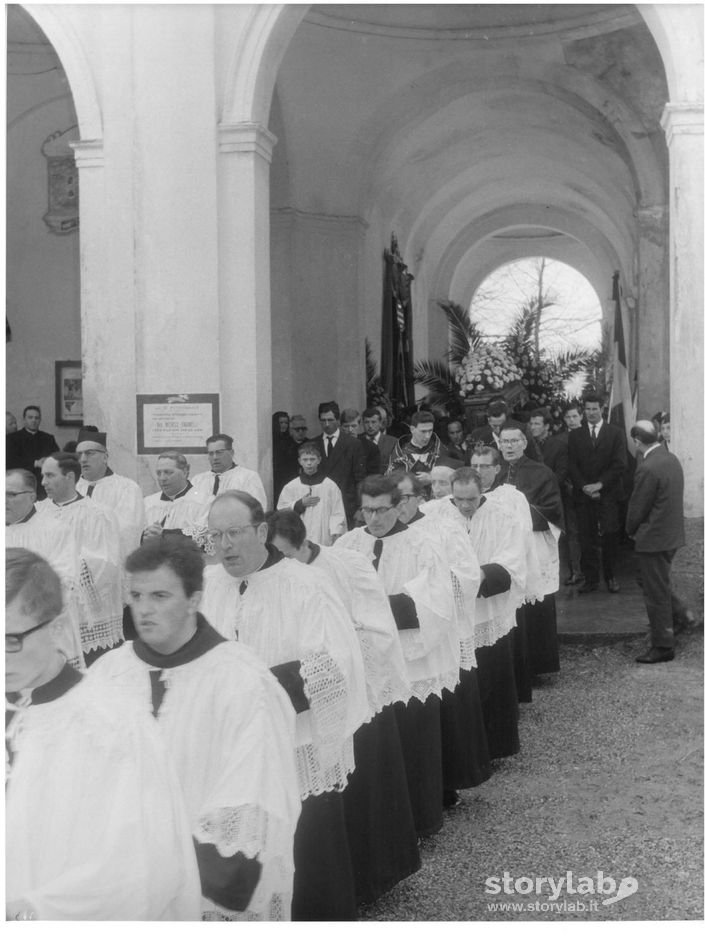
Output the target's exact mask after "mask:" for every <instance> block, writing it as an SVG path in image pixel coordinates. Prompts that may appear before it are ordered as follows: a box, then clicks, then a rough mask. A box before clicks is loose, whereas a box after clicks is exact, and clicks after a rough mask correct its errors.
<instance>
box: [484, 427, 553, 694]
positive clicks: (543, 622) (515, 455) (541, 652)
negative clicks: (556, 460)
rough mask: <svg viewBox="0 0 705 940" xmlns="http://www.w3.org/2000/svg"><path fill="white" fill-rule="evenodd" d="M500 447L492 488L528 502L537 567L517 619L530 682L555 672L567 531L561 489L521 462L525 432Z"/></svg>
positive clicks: (537, 466)
mask: <svg viewBox="0 0 705 940" xmlns="http://www.w3.org/2000/svg"><path fill="white" fill-rule="evenodd" d="M499 443H500V448H501V450H502V453H503V455H504V460H505V464H506V466H504V467H503V468H502V469H501V470H500V472H499V475H498V477H497V481H496V483H495V487H500V486H502V485H503V484H508V485H510V486H514V487H516V489H517V490H518V491H519V492H520V493H523V494H524V496H525V497H526V499H527V500H528V503H529V509H530V511H531V528H532V532H533V543H534V547H535V549H536V557H537V558H538V564H539V577H538V583H536V584H529V587H530V588H531V592H532V594H533V595H534V596H533V597H532V598H531V603H528V604H525V605H524V607H523V608H522V613H521V617H522V618H524V620H525V623H526V631H527V638H528V651H529V663H530V666H531V671H532V673H533V675H534V676H538V675H541V674H543V673H547V672H558V671H559V669H560V658H559V653H558V630H557V625H556V596H555V595H556V591H557V590H558V588H559V587H560V561H559V556H558V540H559V538H560V535H561V532H562V530H563V529H564V527H565V522H564V519H563V501H562V499H561V491H560V486H559V485H558V479H557V478H556V475H555V474H554V473H553V471H552V470H550V469H549V468H548V467H547V466H545V465H544V464H542V463H539V462H538V461H536V460H529V458H528V457H526V456H525V454H524V451H525V450H526V443H527V439H526V435H525V434H524V432H523V431H520V430H518V429H517V428H505V429H503V430H502V431H501V432H500V438H499Z"/></svg>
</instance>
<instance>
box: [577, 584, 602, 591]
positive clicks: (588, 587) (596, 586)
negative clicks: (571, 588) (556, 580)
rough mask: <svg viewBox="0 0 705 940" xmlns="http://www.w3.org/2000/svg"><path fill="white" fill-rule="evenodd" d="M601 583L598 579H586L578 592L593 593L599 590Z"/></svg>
mask: <svg viewBox="0 0 705 940" xmlns="http://www.w3.org/2000/svg"><path fill="white" fill-rule="evenodd" d="M599 587H600V585H599V584H598V583H597V582H596V581H586V582H585V584H583V586H582V587H579V588H578V594H591V593H592V592H593V591H597V590H598V589H599Z"/></svg>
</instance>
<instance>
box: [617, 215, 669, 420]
mask: <svg viewBox="0 0 705 940" xmlns="http://www.w3.org/2000/svg"><path fill="white" fill-rule="evenodd" d="M636 218H637V222H638V232H639V257H638V269H637V284H638V316H637V322H636V323H634V322H633V321H632V329H634V328H635V329H636V333H637V336H636V349H637V359H636V364H637V368H638V378H639V417H640V418H642V417H643V418H650V417H651V415H652V414H655V413H656V412H657V411H660V410H662V409H663V410H666V411H668V409H669V404H670V401H669V398H670V392H669V371H670V365H669V352H668V351H669V347H670V341H669V323H668V207H667V206H642V207H640V208H639V209H637V212H636ZM625 306H626V305H625ZM622 312H623V313H626V312H629V313H630V314H631V313H632V311H630V310H629V311H626V310H623V311H622ZM632 361H634V360H632Z"/></svg>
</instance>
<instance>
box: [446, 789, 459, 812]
mask: <svg viewBox="0 0 705 940" xmlns="http://www.w3.org/2000/svg"><path fill="white" fill-rule="evenodd" d="M458 803H460V794H459V793H458V791H457V790H444V791H443V808H444V809H452V808H453V807H454V806H457V805H458Z"/></svg>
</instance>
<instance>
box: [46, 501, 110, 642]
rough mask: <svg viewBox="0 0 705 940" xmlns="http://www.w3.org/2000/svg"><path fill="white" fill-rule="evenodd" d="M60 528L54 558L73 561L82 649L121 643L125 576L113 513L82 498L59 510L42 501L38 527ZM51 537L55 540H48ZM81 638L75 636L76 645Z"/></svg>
mask: <svg viewBox="0 0 705 940" xmlns="http://www.w3.org/2000/svg"><path fill="white" fill-rule="evenodd" d="M50 522H51V523H53V524H56V523H58V526H59V528H58V529H56V528H53V529H52V531H53V532H55V533H58V534H57V535H56V538H57V539H58V544H57V545H56V546H55V557H56V556H61V557H63V558H73V560H74V562H75V568H74V574H73V578H74V587H73V592H72V599H71V604H72V605H74V607H75V612H76V616H77V618H78V627H79V633H80V649H81V650H82V651H83V653H89V652H90V651H91V650H96V649H108V648H110V647H112V646H115V644H116V643H119V642H120V640H122V638H123V633H122V610H123V587H122V585H123V572H122V549H121V546H120V529H119V526H118V523H117V519H116V518H115V516H114V514H113V513H112V512H111V511H110V510H109V509H106V508H105V507H103V506H100V505H98V504H97V503H94V502H93V500H91V499H86V498H84V497H82V498H80V499H77V500H74V501H73V502H70V503H65V504H64V505H62V506H58V505H57V504H56V503H55V502H53V500H51V499H45V500H43V501H42V503H41V509H40V511H39V512H38V513H37V527H38V528H41V527H42V526H43V525H45V524H49V523H50ZM52 537H53V536H52ZM78 643H79V637H76V644H77V645H78Z"/></svg>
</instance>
